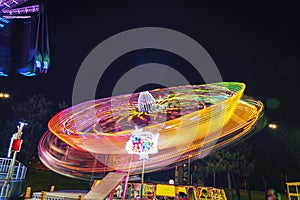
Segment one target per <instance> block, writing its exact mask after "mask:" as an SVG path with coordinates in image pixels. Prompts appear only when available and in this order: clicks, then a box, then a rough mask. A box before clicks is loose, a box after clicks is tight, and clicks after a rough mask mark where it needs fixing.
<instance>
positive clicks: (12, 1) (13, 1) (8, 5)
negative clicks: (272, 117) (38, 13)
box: [0, 0, 28, 10]
mask: <svg viewBox="0 0 300 200" xmlns="http://www.w3.org/2000/svg"><path fill="white" fill-rule="evenodd" d="M27 1H28V0H7V1H3V2H2V3H0V6H1V7H5V8H2V10H3V9H12V8H14V7H17V6H19V5H21V4H23V3H25V2H27Z"/></svg>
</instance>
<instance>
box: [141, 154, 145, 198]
mask: <svg viewBox="0 0 300 200" xmlns="http://www.w3.org/2000/svg"><path fill="white" fill-rule="evenodd" d="M144 170H145V159H143V168H142V185H141V198H140V199H141V200H142V199H143V185H144Z"/></svg>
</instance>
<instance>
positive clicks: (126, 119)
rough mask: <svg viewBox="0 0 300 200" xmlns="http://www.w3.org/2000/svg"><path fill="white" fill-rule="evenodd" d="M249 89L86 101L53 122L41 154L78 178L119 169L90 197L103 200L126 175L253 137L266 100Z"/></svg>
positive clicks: (235, 86)
mask: <svg viewBox="0 0 300 200" xmlns="http://www.w3.org/2000/svg"><path fill="white" fill-rule="evenodd" d="M244 90H245V84H243V83H238V82H222V83H212V84H206V85H186V86H179V87H171V88H160V89H155V90H151V91H146V92H141V93H134V94H127V95H120V96H115V97H111V98H104V99H98V100H92V101H88V102H83V103H81V104H78V105H75V106H73V107H70V108H67V109H65V110H63V111H61V112H59V113H58V114H56V115H55V116H54V117H53V118H52V119H51V120H50V121H49V124H48V128H49V131H47V132H46V133H45V135H44V136H43V137H42V139H41V140H40V144H39V156H40V159H41V160H42V162H43V163H44V164H45V165H46V166H47V167H48V168H50V169H51V170H53V171H55V172H57V173H60V174H63V175H65V176H69V177H73V178H79V179H90V178H93V179H103V177H104V174H105V173H104V172H110V174H111V173H114V174H115V175H113V174H111V175H110V176H116V177H115V178H110V180H115V182H114V181H111V182H110V183H108V182H107V180H106V178H105V177H104V179H103V182H102V183H101V182H100V183H99V185H98V186H97V187H96V189H95V191H94V192H93V191H91V192H89V193H88V194H86V196H85V198H91V199H93V198H95V199H98V197H99V195H100V194H99V193H101V194H103V195H104V194H105V195H107V194H108V193H105V191H106V192H109V191H111V190H112V189H114V188H115V187H116V186H117V185H118V184H119V183H120V182H121V181H122V180H124V181H125V188H126V186H127V181H128V177H129V175H134V174H142V183H143V174H144V173H145V172H152V171H157V170H162V169H167V168H172V167H175V166H176V164H178V163H180V162H182V161H184V160H187V159H189V160H191V161H193V160H197V159H201V158H203V157H205V156H206V155H208V154H209V153H210V152H212V151H216V150H218V149H221V148H223V147H224V146H226V145H228V144H230V143H233V142H235V141H237V140H238V139H240V138H242V137H244V136H246V135H247V134H249V133H250V132H251V131H252V130H253V129H254V128H255V126H256V124H257V122H258V120H259V119H260V118H261V116H262V114H263V104H262V103H261V102H260V101H258V100H255V99H253V98H249V97H245V96H243V93H244ZM150 154H151V155H150ZM117 174H119V176H118V175H117ZM126 174H127V175H126ZM125 175H126V178H125V179H123V177H124V176H125ZM104 180H105V181H104ZM116 180H117V181H116ZM108 185H110V186H111V187H108ZM141 185H142V186H141V189H140V190H141V193H142V194H143V195H145V193H144V192H145V191H144V190H143V184H141ZM103 188H106V190H105V189H103ZM97 191H98V192H97ZM104 197H105V196H104ZM104 197H103V198H104ZM101 198H102V197H101ZM101 198H100V197H99V199H101ZM123 199H124V196H123Z"/></svg>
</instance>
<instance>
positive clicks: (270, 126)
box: [268, 124, 277, 129]
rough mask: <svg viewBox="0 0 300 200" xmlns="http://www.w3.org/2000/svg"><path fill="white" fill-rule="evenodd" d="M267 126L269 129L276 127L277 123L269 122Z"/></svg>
mask: <svg viewBox="0 0 300 200" xmlns="http://www.w3.org/2000/svg"><path fill="white" fill-rule="evenodd" d="M268 127H269V128H270V129H277V124H269V125H268Z"/></svg>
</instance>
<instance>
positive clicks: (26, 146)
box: [1, 95, 56, 164]
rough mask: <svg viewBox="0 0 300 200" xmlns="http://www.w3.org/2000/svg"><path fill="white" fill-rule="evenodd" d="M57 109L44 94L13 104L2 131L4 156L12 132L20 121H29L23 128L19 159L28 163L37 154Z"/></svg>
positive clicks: (2, 152) (2, 151)
mask: <svg viewBox="0 0 300 200" xmlns="http://www.w3.org/2000/svg"><path fill="white" fill-rule="evenodd" d="M54 111H56V109H55V107H54V103H53V102H51V101H50V100H48V99H46V98H45V97H44V96H42V95H34V96H31V97H28V98H27V99H26V100H25V101H23V102H20V103H16V104H14V105H12V106H11V119H10V120H7V122H6V124H5V128H4V129H3V130H2V131H1V135H2V136H3V137H2V138H3V144H4V145H3V146H2V148H1V154H2V156H5V155H6V152H7V150H8V147H9V143H10V138H11V136H12V134H14V133H15V132H16V131H17V125H18V122H19V121H23V122H26V123H28V125H27V126H25V127H24V129H23V135H22V139H23V144H22V150H21V152H20V153H19V154H18V157H17V159H18V160H20V161H21V162H23V163H25V164H26V163H27V162H28V161H29V160H30V158H31V157H32V156H36V155H37V145H38V142H39V140H40V138H41V136H42V135H43V134H44V133H45V131H46V130H47V127H48V126H47V123H48V121H49V120H50V118H51V116H52V115H53V114H54Z"/></svg>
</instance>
